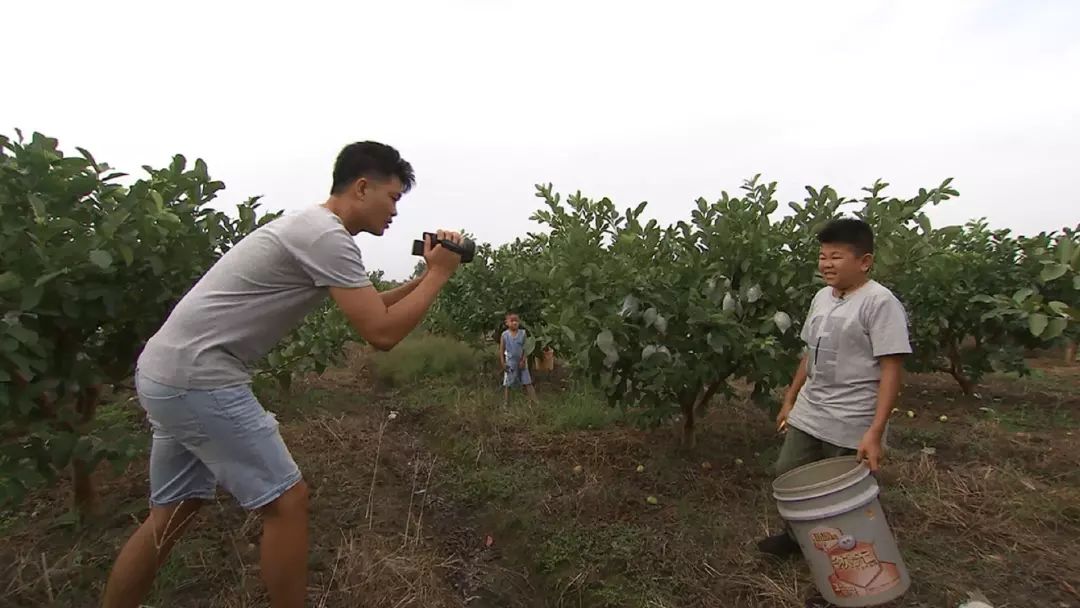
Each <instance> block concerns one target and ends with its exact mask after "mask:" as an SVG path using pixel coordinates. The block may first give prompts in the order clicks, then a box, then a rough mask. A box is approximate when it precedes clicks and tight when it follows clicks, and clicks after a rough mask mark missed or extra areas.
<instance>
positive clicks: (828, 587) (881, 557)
mask: <svg viewBox="0 0 1080 608" xmlns="http://www.w3.org/2000/svg"><path fill="white" fill-rule="evenodd" d="M772 487H773V498H775V499H776V506H777V509H778V510H779V511H780V516H781V517H783V518H784V521H786V522H788V524H789V525H790V526H791V529H792V532H793V533H794V535H795V538H796V539H797V540H798V542H799V546H800V547H801V548H802V552H803V556H805V557H806V561H807V562H808V563H809V564H810V571H811V573H812V574H813V577H814V584H815V586H817V589H818V591H819V592H821V594H822V595H823V596H825V599H827V600H828V601H829V602H832V603H833V604H835V605H837V606H845V607H847V606H877V605H879V604H883V603H885V602H889V601H892V600H894V599H896V598H898V597H900V596H902V595H903V594H904V593H905V592H906V591H907V589H908V587H909V586H910V585H911V578H910V576H909V575H908V571H907V568H906V567H905V566H904V561H903V559H902V558H901V556H900V550H899V548H898V547H897V546H896V539H895V538H893V534H892V531H891V530H890V529H889V524H888V522H887V521H886V520H885V513H884V512H883V511H882V510H881V504H880V503H879V502H878V484H877V480H876V479H875V478H874V476H873V475H871V474H870V469H869V468H867V466H866V464H865V463H862V462H859V461H858V460H856V458H855V457H854V456H843V457H840V458H828V459H826V460H820V461H818V462H814V463H811V464H808V465H805V466H802V467H799V468H797V469H793V470H791V471H789V472H787V473H785V474H784V475H781V476H780V477H778V478H777V479H776V480H775V481H773V484H772Z"/></svg>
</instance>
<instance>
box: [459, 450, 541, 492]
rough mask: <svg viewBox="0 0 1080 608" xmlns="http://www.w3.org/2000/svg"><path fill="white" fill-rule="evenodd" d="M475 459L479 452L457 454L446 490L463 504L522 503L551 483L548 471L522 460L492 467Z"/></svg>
mask: <svg viewBox="0 0 1080 608" xmlns="http://www.w3.org/2000/svg"><path fill="white" fill-rule="evenodd" d="M475 456H476V452H472V453H469V452H467V451H466V450H465V449H464V448H463V449H461V450H458V453H456V454H455V455H454V464H453V465H452V469H451V473H450V480H449V481H448V482H447V484H446V486H445V490H446V491H448V493H449V494H450V495H451V496H452V497H453V498H455V499H457V500H460V501H462V502H466V503H469V504H485V503H489V502H491V501H509V500H511V499H513V500H517V501H520V500H522V498H523V497H524V496H526V495H528V494H529V493H531V492H535V491H537V489H539V488H543V487H545V486H546V484H547V483H548V482H549V478H550V475H549V474H548V472H547V469H546V468H545V467H544V466H542V465H540V464H539V463H535V462H526V461H520V460H519V461H515V462H505V463H504V462H498V463H491V462H490V461H488V462H485V460H484V459H483V458H480V459H475Z"/></svg>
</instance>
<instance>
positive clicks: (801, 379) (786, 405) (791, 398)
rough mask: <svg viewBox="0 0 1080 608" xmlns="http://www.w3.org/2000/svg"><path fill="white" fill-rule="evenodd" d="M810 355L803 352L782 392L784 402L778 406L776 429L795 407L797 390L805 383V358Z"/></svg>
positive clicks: (781, 425)
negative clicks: (797, 365) (789, 382)
mask: <svg viewBox="0 0 1080 608" xmlns="http://www.w3.org/2000/svg"><path fill="white" fill-rule="evenodd" d="M809 356H810V355H809V354H807V353H804V354H803V356H802V359H800V360H799V367H798V368H797V369H796V370H795V377H794V378H792V379H791V385H790V386H788V389H787V391H786V392H785V393H784V402H783V405H782V406H781V407H780V413H779V414H778V415H777V416H776V430H781V429H783V428H784V425H785V424H787V418H788V416H789V415H790V414H791V410H792V409H793V408H794V407H795V400H796V399H797V398H798V397H799V391H801V390H802V387H803V385H804V384H806V360H807V357H809Z"/></svg>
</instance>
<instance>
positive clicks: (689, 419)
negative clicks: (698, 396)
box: [682, 401, 697, 450]
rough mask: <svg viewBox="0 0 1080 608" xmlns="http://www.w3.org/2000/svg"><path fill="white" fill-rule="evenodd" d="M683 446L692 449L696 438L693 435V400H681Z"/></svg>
mask: <svg viewBox="0 0 1080 608" xmlns="http://www.w3.org/2000/svg"><path fill="white" fill-rule="evenodd" d="M682 414H683V436H682V440H683V447H685V448H687V449H691V450H692V449H694V445H695V444H696V443H697V438H696V437H695V436H694V401H683V403H682Z"/></svg>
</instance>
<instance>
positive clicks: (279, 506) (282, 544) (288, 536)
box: [260, 481, 308, 608]
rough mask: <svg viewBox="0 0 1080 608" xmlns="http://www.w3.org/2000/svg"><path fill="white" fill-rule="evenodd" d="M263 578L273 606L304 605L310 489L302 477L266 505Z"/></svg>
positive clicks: (261, 561)
mask: <svg viewBox="0 0 1080 608" xmlns="http://www.w3.org/2000/svg"><path fill="white" fill-rule="evenodd" d="M262 518H263V533H262V555H261V560H260V565H261V567H262V579H263V583H264V584H265V585H266V590H267V592H268V593H269V595H270V606H272V608H302V607H303V605H304V596H305V595H306V593H307V565H308V564H307V560H308V489H307V484H305V483H304V482H303V481H300V482H299V483H297V484H296V485H295V486H293V487H291V488H289V490H287V491H286V492H285V493H284V494H282V495H281V496H279V497H278V498H277V500H275V501H274V502H272V503H270V504H268V505H266V506H265V507H263V508H262Z"/></svg>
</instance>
